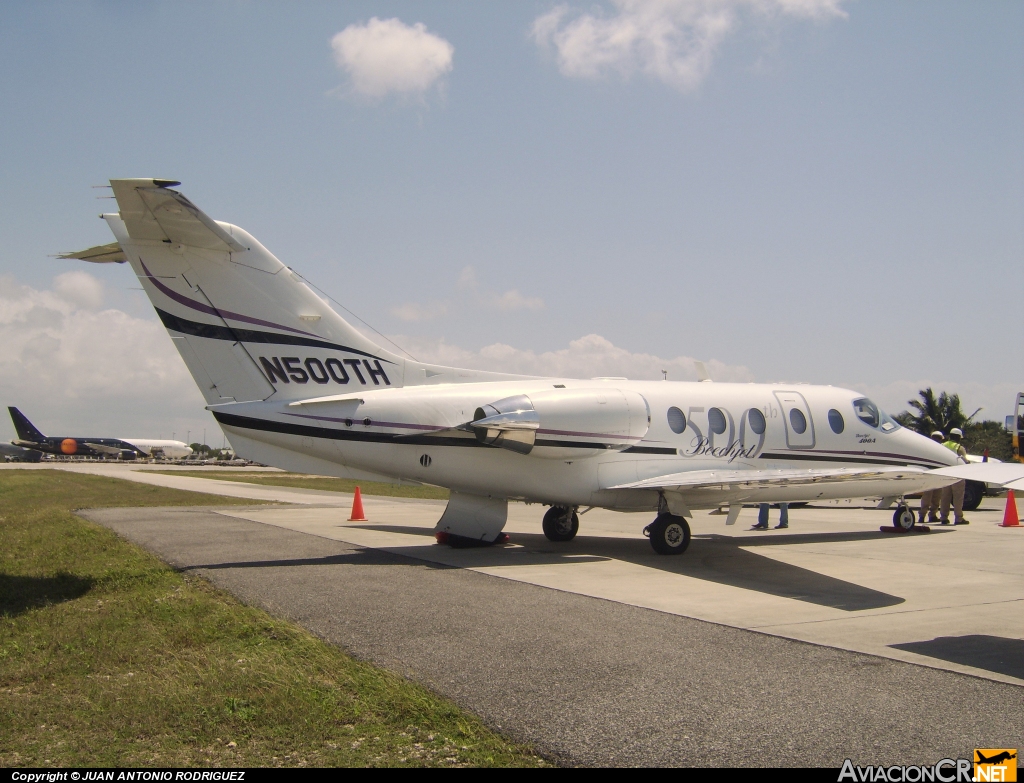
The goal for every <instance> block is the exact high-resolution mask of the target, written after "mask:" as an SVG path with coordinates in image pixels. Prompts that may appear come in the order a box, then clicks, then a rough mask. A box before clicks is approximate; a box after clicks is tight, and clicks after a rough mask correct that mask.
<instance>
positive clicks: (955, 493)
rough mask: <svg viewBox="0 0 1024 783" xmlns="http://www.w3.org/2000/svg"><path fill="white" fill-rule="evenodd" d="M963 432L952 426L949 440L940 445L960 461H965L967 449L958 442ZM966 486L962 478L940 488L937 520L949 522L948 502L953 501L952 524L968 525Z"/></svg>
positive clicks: (943, 522) (946, 523)
mask: <svg viewBox="0 0 1024 783" xmlns="http://www.w3.org/2000/svg"><path fill="white" fill-rule="evenodd" d="M963 436H964V433H963V431H962V430H960V428H959V427H954V428H953V429H951V430H950V431H949V440H947V441H946V442H945V443H943V444H942V445H943V446H945V447H946V448H947V449H949V450H950V451H952V452H953V453H954V454H956V455H957V456H958V457H959V458H960V459H961V461H962V462H963V463H964V464H966V463H967V449H965V448H964V446H963V444H962V443H961V442H960V440H961V438H963ZM966 488H967V482H966V481H964V480H963V479H960V481H958V482H956V484H953V485H951V486H948V487H945V488H944V489H943V490H942V508H941V509H940V510H939V520H940V521H941V522H942V524H944V525H948V524H949V502H950V500H952V501H953V524H954V525H968V524H970V523H969V522H968V521H967V520H966V519H964V490H965V489H966Z"/></svg>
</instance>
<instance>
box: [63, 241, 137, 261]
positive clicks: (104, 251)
mask: <svg viewBox="0 0 1024 783" xmlns="http://www.w3.org/2000/svg"><path fill="white" fill-rule="evenodd" d="M57 258H77V259H79V260H81V261H91V262H92V263H94V264H123V263H124V262H125V261H127V260H128V259H126V258H125V257H124V251H123V250H121V246H120V245H119V244H118V243H117V242H111V243H110V244H109V245H97V246H96V247H90V248H89V249H88V250H79V251H78V252H76V253H61V254H60V255H59V256H57Z"/></svg>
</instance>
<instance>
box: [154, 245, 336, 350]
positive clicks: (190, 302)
mask: <svg viewBox="0 0 1024 783" xmlns="http://www.w3.org/2000/svg"><path fill="white" fill-rule="evenodd" d="M139 261H140V262H141V263H142V270H143V271H144V272H145V273H146V276H147V277H148V278H149V279H150V280H151V281H152V282H153V285H155V286H156V287H157V290H158V291H160V293H162V294H164V295H165V296H168V297H170V298H171V299H173V300H174V301H175V302H177V303H178V304H183V305H185V307H190V308H192V309H193V310H198V311H199V312H200V313H206V314H207V315H215V316H217V317H218V318H230V319H231V320H232V321H241V322H242V323H246V324H256V325H257V326H269V327H271V328H272V329H284V330H285V331H286V332H294V333H295V334H304V335H306V336H307V337H316V338H319V337H320V335H318V334H313V333H312V332H304V331H302V330H301V329H292V327H290V326H285V325H284V324H275V323H274V322H273V321H264V320H262V319H260V318H250V317H249V316H247V315H242V314H241V313H233V312H231V311H230V310H218V309H217V308H216V307H210V306H209V305H205V304H203V303H202V302H197V301H195V300H194V299H189V298H188V297H187V296H184V295H182V294H179V293H178V292H177V291H172V290H171V289H170V288H168V287H167V286H165V285H164V284H163V283H161V282H160V280H159V279H157V278H156V277H155V276H154V275H153V273H152V272H150V271H149V269H148V268H147V267H146V262H145V261H143V260H142V259H141V258H140V259H139Z"/></svg>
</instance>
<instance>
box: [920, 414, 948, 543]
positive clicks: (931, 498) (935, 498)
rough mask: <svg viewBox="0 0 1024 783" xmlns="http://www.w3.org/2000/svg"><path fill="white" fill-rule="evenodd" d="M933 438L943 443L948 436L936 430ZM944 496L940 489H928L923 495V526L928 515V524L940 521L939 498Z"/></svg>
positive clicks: (932, 435)
mask: <svg viewBox="0 0 1024 783" xmlns="http://www.w3.org/2000/svg"><path fill="white" fill-rule="evenodd" d="M931 438H932V440H933V441H935V442H936V443H942V442H943V441H944V440H945V439H946V436H945V435H943V434H942V431H941V430H935V432H933V433H932V434H931ZM941 495H942V490H940V489H926V490H925V491H924V492H922V493H921V512H920V513H921V524H922V525H923V524H925V521H926V520H925V516H926V515H927V522H928V523H930V524H933V525H934V524H936V523H937V522H938V521H939V498H940V496H941Z"/></svg>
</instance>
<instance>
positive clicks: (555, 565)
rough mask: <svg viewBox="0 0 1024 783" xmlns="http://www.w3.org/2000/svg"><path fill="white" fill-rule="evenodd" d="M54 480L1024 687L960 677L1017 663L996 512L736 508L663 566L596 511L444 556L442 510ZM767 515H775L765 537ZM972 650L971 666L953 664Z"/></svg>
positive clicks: (1016, 537)
mask: <svg viewBox="0 0 1024 783" xmlns="http://www.w3.org/2000/svg"><path fill="white" fill-rule="evenodd" d="M53 467H60V468H61V469H68V470H74V471H76V472H88V473H96V474H101V475H109V476H115V477H118V478H124V479H129V480H133V481H142V482H145V483H148V484H157V485H160V486H167V487H174V488H178V489H186V490H194V491H201V492H208V493H211V494H221V495H229V496H232V497H241V498H250V499H254V500H255V499H258V500H270V501H279V502H284V503H292V504H302V505H294V506H290V507H274V508H264V509H251V508H250V509H238V510H235V509H230V508H225V509H215V511H216V512H217V513H220V514H224V515H226V516H232V517H237V518H240V519H246V520H251V521H254V522H260V523H263V524H268V525H274V526H277V527H281V528H285V529H288V530H294V531H299V532H303V533H308V534H310V535H315V536H320V537H323V538H328V539H334V540H338V541H344V542H346V543H349V544H355V545H357V546H363V547H367V548H372V549H380V550H384V551H387V552H391V553H394V554H398V555H403V556H406V557H412V558H416V559H419V560H424V561H428V562H432V563H439V564H444V565H448V566H454V567H458V568H467V569H470V570H473V571H477V572H479V573H482V574H487V575H490V576H496V577H500V578H503V579H511V580H514V581H519V582H526V583H529V584H533V585H538V586H542V587H549V588H551V589H554V590H561V591H565V592H570V593H577V594H580V595H586V596H591V597H594V598H602V599H605V600H609V601H615V602H619V603H623V604H628V605H632V606H637V607H644V608H648V609H654V610H657V611H660V612H667V613H669V614H676V615H680V616H683V617H690V618H695V619H699V620H706V621H708V622H713V623H719V624H722V625H727V626H732V627H735V628H743V629H747V630H751V631H756V632H760V633H766V634H771V635H775V636H782V637H786V638H789V639H797V640H801V641H805V642H809V643H812V644H819V645H825V646H829V647H836V648H840V649H845V650H853V651H857V652H863V653H869V654H872V655H879V656H883V657H886V658H893V659H896V660H900V661H906V662H908V663H914V664H919V665H923V666H929V667H933V668H939V669H947V670H951V671H956V672H961V673H964V674H971V675H974V676H977V677H983V678H986V679H991V680H997V681H1000V682H1007V683H1013V684H1017V685H1024V677H1021V676H1013V675H1011V674H1007V673H1004V672H1005V670H1006V668H1007V667H1006V666H1001V665H995V666H994V667H993V668H994V669H995V670H990V669H985V668H980V667H978V666H972V665H967V664H965V663H963V661H965V660H966V661H971V660H977V654H978V648H979V645H980V646H981V648H982V652H981V656H982V657H984V656H985V655H986V654H988V653H986V652H985V650H984V648H985V646H986V645H989V646H991V645H993V644H994V645H1000V644H1002V645H1004V646H1005V645H1007V644H1008V645H1009V647H1004V650H1003V652H1002V653H998V652H997V656H998V655H1003V656H1004V657H1005V655H1011V656H1013V655H1018V656H1019V655H1020V651H1021V650H1024V641H1021V640H1024V578H1022V574H1021V566H1020V563H1021V562H1022V560H1024V558H1022V555H1024V530H1014V529H1004V528H1000V527H997V523H998V522H999V521H1001V519H1002V504H1001V501H997V500H994V499H993V500H986V501H985V503H984V504H983V506H982V509H980V510H978V511H976V512H974V513H972V514H970V515H969V518H970V520H971V525H969V526H963V527H956V528H942V527H938V528H936V529H934V530H933V532H931V533H928V534H909V535H899V534H886V533H880V532H879V530H878V528H879V526H880V525H888V524H891V517H892V512H891V511H880V510H875V509H873V508H871V507H870V506H866V505H865V504H863V503H858V502H856V501H854V502H850V501H841V502H833V503H830V504H827V505H821V506H817V507H809V508H803V509H794V510H792V511H791V512H790V528H789V530H785V531H783V530H770V531H767V532H760V531H751V530H749V529H748V528H749V527H750V526H751V525H753V524H754V522H755V521H756V515H757V510H756V509H754V508H749V509H744V510H743V512H742V513H741V515H740V518H739V521H738V522H737V524H736V525H735V526H733V527H726V526H725V517H724V516H719V515H714V514H710V513H708V512H697V513H695V515H694V519H693V520H692V521H691V527H692V530H693V536H694V537H693V541H692V543H691V544H690V548H689V550H688V551H687V552H686V553H685V554H683V555H681V556H674V557H665V556H659V555H656V554H655V553H654V552H653V551H652V550H651V548H650V545H649V544H648V542H647V540H646V539H645V538H644V537H643V535H642V532H641V531H642V529H643V527H644V525H646V524H647V523H648V522H650V521H651V519H652V515H650V514H619V513H615V512H609V511H602V510H598V509H595V510H593V511H591V512H589V513H587V514H585V515H584V516H583V517H582V518H581V521H580V533H579V535H578V536H577V537H576V539H575V540H574V541H572V542H570V543H567V544H555V543H552V542H550V541H548V540H547V539H546V538H545V537H544V536H543V534H542V533H541V532H540V519H541V516H542V514H543V511H544V509H543V507H541V506H527V505H524V504H519V503H513V504H510V506H509V520H508V524H507V525H506V527H505V531H506V532H507V533H509V534H510V536H511V543H510V544H508V545H505V546H498V547H489V548H483V549H451V548H449V547H447V546H438V545H437V544H435V542H434V539H433V527H434V524H435V523H436V522H437V520H438V518H439V517H440V516H441V513H442V512H443V510H444V506H445V503H444V501H431V500H411V499H404V498H384V497H373V496H364V497H363V504H364V508H365V510H366V516H367V518H368V519H369V522H358V523H357V522H348V521H347V520H348V516H349V509H350V507H351V503H352V496H351V495H347V494H342V493H333V492H322V491H317V490H296V489H291V488H286V487H270V486H261V485H254V484H243V483H239V482H231V481H215V480H210V479H198V478H190V477H185V476H166V475H161V474H155V473H149V472H147V471H140V470H132V469H130V468H127V469H126V467H124V466H102V465H81V464H70V465H67V466H63V465H62V466H53ZM777 515H778V511H777V510H774V509H773V511H772V522H771V524H773V525H774V524H775V523H776V521H777ZM993 638H994V639H993ZM1017 642H1020V644H1019V645H1018V644H1017ZM894 645H901V646H903V645H905V646H907V647H909V649H907V648H901V647H897V646H894ZM972 645H973V648H974V651H975V652H974V653H970V652H968V654H966V655H965V654H963V650H964V649H965V647H966V648H970V647H971V646H972ZM958 649H959V650H960V653H957V652H956V651H957V650H958ZM950 651H952V653H950ZM936 656H939V657H936ZM942 656H945V657H947V658H949V659H948V660H947V659H944V657H942ZM1009 668H1010V669H1011V670H1013V671H1014V673H1015V674H1016V673H1017V672H1019V671H1020V667H1019V666H1010V667H1009ZM999 669H1003V670H1004V671H999Z"/></svg>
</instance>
